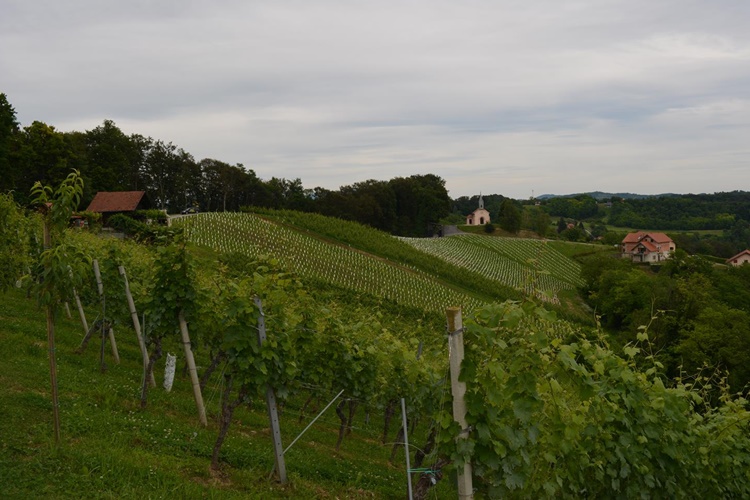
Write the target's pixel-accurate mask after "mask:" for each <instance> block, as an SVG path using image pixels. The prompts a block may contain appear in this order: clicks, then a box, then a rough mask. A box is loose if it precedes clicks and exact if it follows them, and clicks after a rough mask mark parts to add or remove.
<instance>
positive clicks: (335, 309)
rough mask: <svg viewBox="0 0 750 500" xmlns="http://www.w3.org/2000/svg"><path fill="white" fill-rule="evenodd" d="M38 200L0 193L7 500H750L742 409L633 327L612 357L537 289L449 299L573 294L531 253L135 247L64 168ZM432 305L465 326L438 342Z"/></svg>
mask: <svg viewBox="0 0 750 500" xmlns="http://www.w3.org/2000/svg"><path fill="white" fill-rule="evenodd" d="M34 194H35V196H36V197H37V202H38V204H39V205H40V206H41V207H43V208H42V212H41V213H40V214H26V215H24V214H23V213H22V212H21V210H20V209H18V208H17V207H15V205H13V204H12V202H10V201H9V199H8V198H0V218H2V220H3V222H4V223H3V225H2V226H0V243H2V245H0V252H2V256H3V257H6V256H7V257H8V259H6V260H5V262H7V263H8V265H7V266H6V269H4V272H3V274H2V277H3V281H2V282H0V285H1V286H2V288H3V289H4V290H6V291H5V292H4V293H5V295H4V300H3V302H2V304H0V319H1V320H2V321H1V322H0V324H1V325H2V327H0V346H1V347H2V349H3V352H5V353H7V355H6V356H4V357H3V359H2V360H0V382H1V383H0V397H2V402H3V404H2V405H0V417H2V418H0V439H1V441H0V446H1V449H2V452H3V453H2V454H0V494H1V495H0V496H3V497H8V498H16V497H17V498H29V497H44V496H46V497H66V496H71V497H89V496H92V497H95V496H101V497H117V498H120V497H128V498H135V497H143V496H158V497H219V496H221V497H237V498H239V497H247V496H250V497H255V498H333V497H339V498H343V497H346V498H352V497H365V498H373V497H374V498H397V497H404V496H406V486H405V483H406V478H407V477H408V478H413V479H414V482H415V492H416V493H415V496H416V497H417V498H455V496H456V494H457V491H456V490H457V488H458V490H459V492H460V491H461V488H462V487H464V486H465V482H462V480H461V479H459V485H458V486H456V483H455V479H453V478H454V477H455V476H456V473H458V476H459V478H464V479H465V478H466V477H467V472H466V471H468V477H469V480H470V481H469V482H470V483H471V480H473V481H474V483H473V485H474V486H473V488H475V489H476V491H477V492H478V494H480V495H483V496H485V497H488V498H501V497H503V498H504V497H517V498H540V497H549V498H559V497H567V498H580V497H597V498H604V497H607V498H609V497H623V498H630V497H634V496H646V497H649V496H653V497H665V498H680V497H688V496H703V497H707V498H716V497H727V498H742V497H747V496H748V495H750V451H749V450H750V429H748V423H749V422H750V414H749V413H748V411H747V409H746V406H747V401H746V400H745V399H743V398H742V397H738V396H737V395H731V394H729V393H728V390H727V386H726V384H725V382H724V381H722V379H721V378H720V377H711V376H699V377H696V378H689V377H681V378H680V379H678V380H668V379H666V377H665V376H664V374H663V373H662V368H663V366H661V365H660V363H659V361H658V358H657V357H656V356H655V355H654V353H653V352H652V351H651V344H650V340H649V332H648V327H647V326H644V327H643V328H642V329H640V330H639V333H638V336H637V342H634V343H631V344H628V345H626V346H625V347H624V348H623V350H622V353H615V352H613V351H612V350H610V348H609V347H608V345H607V342H606V340H605V339H604V337H603V334H602V332H601V331H599V330H595V329H590V328H584V327H581V326H579V325H575V324H572V323H569V322H566V321H562V320H560V319H559V318H558V317H557V316H556V314H555V313H554V312H553V311H551V310H549V309H548V308H546V307H543V306H542V305H540V304H539V303H537V302H536V301H535V300H534V297H533V296H530V297H527V299H526V300H523V301H504V302H500V301H494V302H493V303H488V304H485V303H484V302H488V300H487V296H486V295H484V296H483V295H481V294H477V295H476V296H474V295H472V294H471V290H468V289H465V290H464V289H463V286H468V285H467V284H468V283H471V282H476V283H488V282H489V283H496V286H498V287H500V288H502V285H500V283H506V282H507V283H508V284H509V285H511V286H514V287H518V288H524V287H525V286H526V283H527V282H528V283H532V284H533V285H534V288H533V289H532V290H533V292H534V293H536V291H538V290H546V291H548V292H550V293H551V294H554V293H555V292H556V291H557V290H563V289H566V288H570V287H572V286H574V285H575V284H576V283H577V280H578V279H579V278H578V277H577V271H576V269H577V268H576V266H575V265H574V264H573V263H572V262H571V261H569V260H568V259H566V258H564V257H563V256H562V254H560V253H559V252H556V251H555V250H553V248H552V247H551V246H548V245H546V244H544V243H541V242H525V241H521V240H510V241H501V240H496V239H495V238H481V237H463V236H462V237H455V238H454V237H451V238H444V239H439V240H429V241H419V242H416V241H412V240H397V239H394V238H390V237H388V238H386V239H384V240H382V241H381V242H378V238H377V237H376V235H374V234H373V233H371V232H369V231H364V230H363V231H361V232H359V233H357V232H354V233H352V234H350V235H349V236H345V237H344V236H341V235H339V236H336V231H337V229H335V228H334V227H329V228H328V229H325V230H321V227H325V226H326V225H327V224H331V223H333V222H335V221H333V220H329V221H328V222H327V221H326V220H324V219H321V218H314V219H311V220H310V221H307V222H305V221H304V220H303V219H304V216H303V215H299V214H279V213H277V214H270V215H268V216H267V217H266V216H264V217H260V216H257V215H251V214H225V213H222V214H201V215H199V216H194V217H190V218H188V219H187V220H183V221H181V222H180V223H179V224H177V225H176V226H177V227H176V228H169V229H163V230H158V231H154V233H153V237H152V238H151V239H150V240H149V243H148V244H139V243H137V242H134V241H120V240H116V239H104V238H100V237H98V236H96V235H94V234H90V233H87V232H81V231H74V230H70V229H68V228H67V227H66V224H67V221H68V219H69V214H70V212H69V211H70V207H71V206H73V205H74V204H75V201H76V196H80V179H79V178H77V176H76V175H75V174H71V176H69V179H68V181H66V183H64V184H63V185H61V187H60V188H59V189H58V190H52V189H46V188H43V187H41V186H35V191H34ZM314 226H315V227H318V230H313V229H314ZM41 228H43V231H41V233H42V234H41V235H40V229H41ZM326 238H328V239H330V240H333V241H327V240H326ZM346 238H348V241H347V239H346ZM188 241H189V242H190V244H188ZM453 241H455V243H452V242H453ZM40 242H43V246H40V244H39V243H40ZM415 244H417V245H424V247H425V248H423V249H421V250H419V251H417V250H413V252H415V253H411V252H412V250H411V246H412V245H415ZM350 245H351V246H350ZM451 245H456V247H453V246H451ZM376 248H381V250H380V251H378V252H376V251H375V249H376ZM460 248H463V250H460ZM461 251H463V252H467V253H468V254H469V255H473V256H474V259H473V262H472V261H470V260H461V259H460V258H459V254H460V252H461ZM471 252H473V253H471ZM399 253H403V254H404V255H405V256H406V258H404V259H403V261H397V260H393V259H392V257H393V256H394V255H396V254H399ZM420 255H424V256H425V257H424V260H425V262H426V263H427V264H424V265H422V264H420V262H419V257H418V256H420ZM488 255H489V256H492V258H487V256H488ZM11 256H15V258H13V259H11V258H10V257H11ZM389 256H390V257H389ZM438 257H439V258H438ZM530 258H531V261H529V259H530ZM443 259H445V260H443ZM450 260H452V261H453V262H452V263H451V262H448V261H450ZM421 266H426V267H434V268H435V269H438V270H442V271H443V272H444V276H454V275H455V274H454V273H456V269H458V270H459V272H460V271H461V270H464V272H465V274H466V277H465V278H464V281H454V280H447V281H446V282H443V280H442V279H438V278H437V277H436V276H435V275H433V274H430V273H429V272H427V271H426V270H425V268H424V267H421ZM92 271H93V272H92ZM444 276H441V278H443V277H444ZM321 282H324V283H328V284H330V285H331V286H335V287H339V288H341V289H343V290H350V291H352V293H354V292H356V293H362V294H368V295H371V296H373V297H381V298H382V299H383V300H382V301H380V302H378V303H377V304H376V305H373V304H372V303H363V302H360V301H359V300H357V299H356V298H354V299H351V300H346V299H347V297H348V295H344V296H331V295H326V294H324V293H321V289H320V288H319V284H320V283H321ZM15 287H17V288H20V290H16V289H13V290H8V288H15ZM528 295H532V294H531V293H529V294H528ZM26 297H29V298H31V297H34V298H35V299H36V301H32V300H30V299H29V298H26ZM332 297H333V298H332ZM35 302H36V303H37V304H39V305H40V306H42V308H43V309H44V310H45V312H46V313H47V322H46V326H47V339H46V342H44V341H43V340H42V339H43V334H42V332H43V331H44V320H43V319H41V315H40V314H38V312H37V311H36V310H35V306H34V303H35ZM78 303H82V306H81V307H80V308H79V309H78V312H79V313H80V319H81V321H80V324H79V322H78V319H77V317H76V314H66V313H65V312H64V311H65V309H66V308H68V310H71V309H73V312H74V313H75V305H74V304H78ZM397 304H400V305H403V306H408V307H410V308H412V309H413V310H416V311H421V312H420V313H419V314H404V310H403V309H399V308H396V307H395V305H397ZM446 305H451V306H453V305H463V306H464V308H465V311H466V314H465V316H466V321H465V323H463V326H461V327H458V326H456V327H455V329H454V328H451V330H452V331H447V332H446V330H445V322H444V320H445V316H444V315H443V312H442V310H443V308H444V307H445V306H446ZM469 311H471V312H469ZM86 317H88V318H89V320H90V321H89V322H88V323H87V321H86V319H85V318H86ZM448 324H451V323H450V321H449V322H448ZM81 327H83V328H81ZM56 332H57V334H58V337H59V340H58V341H56V340H55V333H56ZM92 334H93V336H92ZM115 338H117V344H116V343H115ZM459 338H462V339H463V340H461V341H458V340H456V339H459ZM89 340H91V343H92V345H93V344H98V345H97V346H96V348H92V347H90V346H89V347H87V343H88V341H89ZM449 342H451V346H453V345H454V344H453V343H454V342H459V343H458V344H457V345H461V346H464V344H465V352H466V357H465V358H464V360H463V362H462V363H461V362H460V361H459V362H458V363H460V365H458V366H460V369H461V377H460V383H462V384H465V385H464V388H465V389H464V392H465V396H457V395H456V394H458V393H457V392H454V389H455V387H456V386H457V385H459V380H458V378H459V377H458V376H457V373H456V372H455V371H452V370H453V368H454V367H455V366H456V365H455V364H454V360H455V358H452V359H451V363H450V365H451V368H450V370H449V366H448V365H449V363H448V357H449V356H455V355H456V353H457V351H458V349H453V348H451V349H449V348H448V345H449ZM139 344H141V345H139ZM118 345H119V353H118ZM461 350H463V347H462V348H461ZM110 353H111V354H110ZM172 353H177V357H178V358H179V361H178V362H177V363H175V362H174V358H173V357H172ZM165 359H166V360H167V363H166V366H170V365H169V363H170V361H169V360H170V359H172V361H171V363H172V364H171V366H172V368H175V366H176V373H175V374H174V377H175V380H174V382H175V389H174V390H171V382H170V383H169V384H167V383H166V379H168V378H169V376H168V375H167V372H168V371H169V370H168V369H167V368H166V367H165V368H164V369H162V366H165ZM47 360H48V361H49V363H46V362H45V361H47ZM57 361H59V367H58V366H57V365H56V362H57ZM45 365H48V370H49V372H48V373H45V371H46V370H45ZM449 371H452V373H450V376H449ZM180 372H181V373H182V374H181V375H180ZM162 373H163V374H164V379H165V384H164V385H163V386H161V387H159V386H157V385H156V383H155V380H154V379H156V378H157V377H156V375H158V379H159V381H160V382H161V378H162ZM58 376H59V383H58ZM152 376H153V377H152ZM47 377H48V378H47ZM168 386H169V387H168ZM48 387H49V388H50V389H49V391H48V389H47V388H48ZM170 391H171V392H170ZM58 393H59V397H58ZM459 400H461V401H463V403H461V404H462V405H463V406H464V410H463V413H464V414H465V417H462V418H463V419H464V421H463V424H461V425H459V423H458V417H456V411H457V410H456V408H457V406H456V405H457V404H458V403H457V401H459ZM399 402H400V403H401V404H400V405H399ZM401 408H403V409H404V411H403V413H401V411H400V409H401ZM50 413H51V415H50ZM50 421H51V422H52V424H53V425H50ZM50 427H52V429H54V432H52V431H50ZM308 430H309V432H310V433H309V434H304V433H306V432H308ZM303 434H304V437H302V436H303ZM407 434H408V440H409V444H410V446H409V447H408V448H407V447H405V446H404V444H405V442H406V439H407ZM300 438H301V439H300ZM282 443H283V446H282ZM284 446H286V447H287V448H286V449H284ZM287 452H288V453H287ZM113 457H116V458H113ZM274 464H275V465H274ZM287 469H288V470H287ZM462 471H463V472H462ZM287 473H288V474H287ZM272 478H273V479H272ZM462 484H463V485H464V486H462ZM469 488H471V486H469ZM464 491H465V490H464Z"/></svg>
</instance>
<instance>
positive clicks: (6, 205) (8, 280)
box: [0, 194, 32, 290]
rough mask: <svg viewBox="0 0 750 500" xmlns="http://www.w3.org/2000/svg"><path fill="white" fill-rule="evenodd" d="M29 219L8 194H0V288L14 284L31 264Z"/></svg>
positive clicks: (4, 288)
mask: <svg viewBox="0 0 750 500" xmlns="http://www.w3.org/2000/svg"><path fill="white" fill-rule="evenodd" d="M30 228H31V221H30V220H29V219H27V218H26V217H25V216H24V214H23V212H22V211H21V208H20V207H19V206H18V205H16V202H15V201H14V200H13V197H12V196H11V195H10V194H0V290H6V289H7V288H8V287H11V286H13V285H15V283H16V281H17V280H18V279H19V278H20V277H21V276H22V275H24V274H26V273H27V270H28V268H29V267H30V266H31V262H32V257H31V247H32V243H31V240H30V238H29V237H30V234H29V230H30Z"/></svg>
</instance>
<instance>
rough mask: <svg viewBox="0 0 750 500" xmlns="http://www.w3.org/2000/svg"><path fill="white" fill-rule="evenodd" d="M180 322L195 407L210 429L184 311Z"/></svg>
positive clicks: (202, 420) (203, 422) (179, 315)
mask: <svg viewBox="0 0 750 500" xmlns="http://www.w3.org/2000/svg"><path fill="white" fill-rule="evenodd" d="M178 320H179V322H180V334H182V347H183V350H184V351H185V360H186V361H187V364H188V370H189V371H190V381H191V382H192V384H193V397H195V405H196V406H197V407H198V417H199V418H200V421H201V424H202V425H203V427H208V420H206V407H205V406H204V405H203V394H202V393H201V382H200V380H199V379H198V370H197V369H196V367H195V358H194V357H193V350H192V349H191V348H190V334H189V333H188V327H187V323H186V322H185V315H184V314H183V312H182V310H180V312H179V313H178Z"/></svg>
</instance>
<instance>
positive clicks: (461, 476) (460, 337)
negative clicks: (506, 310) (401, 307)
mask: <svg viewBox="0 0 750 500" xmlns="http://www.w3.org/2000/svg"><path fill="white" fill-rule="evenodd" d="M445 312H446V316H447V318H448V350H449V357H450V372H451V394H452V395H453V419H454V420H455V421H456V422H457V423H458V425H459V427H460V428H461V432H460V433H459V435H458V436H457V437H456V439H467V438H468V437H469V429H468V427H469V426H468V424H467V423H466V401H465V400H464V396H465V394H466V382H461V381H459V380H458V376H459V374H460V373H461V362H462V361H463V360H464V330H463V328H464V327H463V319H462V318H461V308H460V307H449V308H447V309H446V311H445ZM458 498H460V499H466V498H474V492H473V485H472V478H471V462H466V463H465V464H464V466H463V467H461V468H460V469H458Z"/></svg>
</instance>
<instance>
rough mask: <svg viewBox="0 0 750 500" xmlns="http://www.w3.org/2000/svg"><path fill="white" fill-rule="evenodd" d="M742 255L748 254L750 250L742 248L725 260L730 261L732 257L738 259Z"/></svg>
mask: <svg viewBox="0 0 750 500" xmlns="http://www.w3.org/2000/svg"><path fill="white" fill-rule="evenodd" d="M743 255H750V250H743V251H741V252H740V253H738V254H737V255H735V256H734V257H729V258H728V259H727V262H732V261H733V260H734V259H739V258H740V257H742V256H743Z"/></svg>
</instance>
